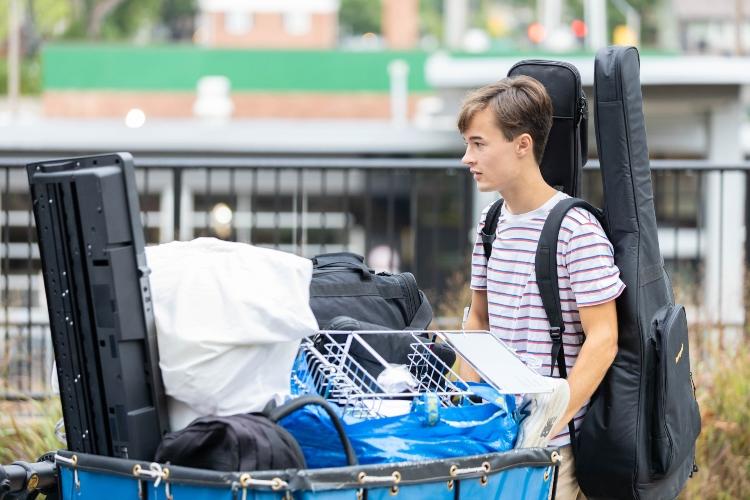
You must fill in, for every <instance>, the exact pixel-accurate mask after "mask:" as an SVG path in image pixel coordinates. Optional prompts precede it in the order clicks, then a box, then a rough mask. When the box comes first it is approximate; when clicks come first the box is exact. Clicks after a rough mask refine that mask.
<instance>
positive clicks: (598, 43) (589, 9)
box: [583, 0, 608, 51]
mask: <svg viewBox="0 0 750 500" xmlns="http://www.w3.org/2000/svg"><path fill="white" fill-rule="evenodd" d="M583 19H584V21H585V22H586V27H587V28H588V33H587V34H586V48H588V49H589V50H591V51H597V50H599V49H600V48H602V47H606V46H607V40H608V37H607V2H606V0H584V3H583Z"/></svg>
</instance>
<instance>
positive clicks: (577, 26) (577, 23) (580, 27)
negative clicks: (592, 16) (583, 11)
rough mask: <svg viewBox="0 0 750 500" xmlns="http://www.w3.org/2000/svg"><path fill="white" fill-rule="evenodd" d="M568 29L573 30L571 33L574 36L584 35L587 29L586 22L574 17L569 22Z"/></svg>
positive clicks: (581, 36)
mask: <svg viewBox="0 0 750 500" xmlns="http://www.w3.org/2000/svg"><path fill="white" fill-rule="evenodd" d="M570 29H571V30H572V31H573V34H574V35H575V36H576V38H583V37H585V36H586V32H587V31H588V28H587V27H586V23H585V22H583V21H581V20H580V19H576V20H574V21H573V22H572V23H570Z"/></svg>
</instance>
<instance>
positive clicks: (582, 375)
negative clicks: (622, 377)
mask: <svg viewBox="0 0 750 500" xmlns="http://www.w3.org/2000/svg"><path fill="white" fill-rule="evenodd" d="M485 298H486V296H485ZM578 312H579V314H580V316H581V325H582V326H583V332H584V333H585V334H586V340H585V341H584V342H583V346H581V351H580V353H579V354H578V359H577V360H576V363H575V366H573V369H572V370H571V371H570V373H569V374H568V384H569V385H570V402H569V403H568V409H567V410H566V411H565V414H564V415H563V417H562V418H561V419H560V420H559V421H558V423H557V425H556V426H555V427H554V428H553V429H552V432H551V434H550V435H551V436H556V435H557V434H558V433H560V431H562V430H563V429H565V428H567V426H568V422H570V420H571V419H572V418H573V416H574V415H575V414H576V413H578V410H580V409H581V407H582V406H583V405H584V404H585V403H586V401H588V400H589V399H590V398H591V395H592V394H594V391H596V388H597V387H599V384H600V383H601V381H602V379H603V378H604V375H606V373H607V370H608V369H609V367H610V365H611V364H612V362H613V361H614V360H615V355H616V354H617V309H616V308H615V301H614V300H610V301H609V302H605V303H604V304H599V305H596V306H589V307H581V308H580V309H579V310H578ZM573 437H574V436H571V439H573Z"/></svg>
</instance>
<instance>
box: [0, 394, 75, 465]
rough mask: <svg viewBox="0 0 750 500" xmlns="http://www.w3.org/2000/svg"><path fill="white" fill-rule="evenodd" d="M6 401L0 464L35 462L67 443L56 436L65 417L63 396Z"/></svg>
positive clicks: (0, 424) (1, 424) (1, 420)
mask: <svg viewBox="0 0 750 500" xmlns="http://www.w3.org/2000/svg"><path fill="white" fill-rule="evenodd" d="M5 404H6V405H8V406H7V407H3V411H2V413H0V464H9V463H11V462H14V461H16V460H24V461H27V462H34V461H36V459H37V458H39V457H40V456H41V455H43V454H44V453H46V452H48V451H53V450H57V449H60V448H64V447H65V446H64V445H62V444H61V443H60V441H59V440H58V439H57V437H56V436H55V424H56V423H57V421H58V420H59V419H60V418H62V409H61V408H60V401H59V399H57V398H54V399H49V400H46V401H23V402H21V403H5Z"/></svg>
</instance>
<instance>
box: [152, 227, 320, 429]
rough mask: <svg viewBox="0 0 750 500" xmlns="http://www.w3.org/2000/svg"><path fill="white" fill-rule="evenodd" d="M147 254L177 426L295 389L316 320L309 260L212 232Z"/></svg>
mask: <svg viewBox="0 0 750 500" xmlns="http://www.w3.org/2000/svg"><path fill="white" fill-rule="evenodd" d="M146 260H147V263H148V265H149V267H150V268H151V275H150V278H149V279H150V282H151V293H152V300H153V307H154V317H155V320H156V330H157V338H158V345H159V358H160V361H159V366H160V368H161V373H162V377H163V379H164V388H165V391H166V393H167V396H168V406H169V420H170V427H171V430H172V431H176V430H179V429H182V428H184V427H185V426H187V424H189V423H190V422H191V421H192V420H193V419H195V418H198V417H202V416H207V415H215V416H227V415H233V414H237V413H245V412H253V411H259V410H262V409H263V407H264V406H265V405H266V404H267V403H268V401H270V400H271V399H279V398H283V397H284V396H285V395H288V393H289V377H290V375H291V370H292V364H293V362H294V358H295V355H296V353H297V349H298V347H299V341H300V339H302V338H303V337H306V336H308V335H311V334H313V333H315V331H316V330H317V328H318V324H317V322H316V320H315V316H314V315H313V312H312V310H311V309H310V304H309V295H310V280H311V278H312V262H311V261H310V260H308V259H304V258H302V257H298V256H296V255H292V254H289V253H284V252H279V251H276V250H270V249H264V248H258V247H254V246H251V245H247V244H244V243H233V242H227V241H222V240H218V239H214V238H198V239H196V240H193V241H189V242H179V241H178V242H173V243H167V244H164V245H158V246H154V247H147V248H146Z"/></svg>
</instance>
